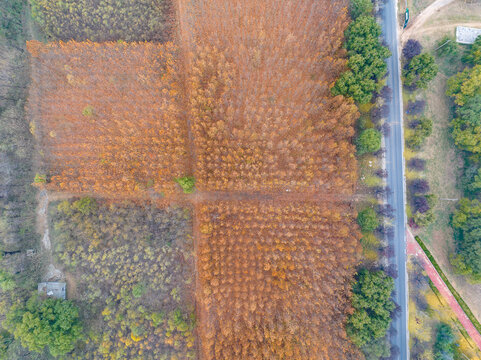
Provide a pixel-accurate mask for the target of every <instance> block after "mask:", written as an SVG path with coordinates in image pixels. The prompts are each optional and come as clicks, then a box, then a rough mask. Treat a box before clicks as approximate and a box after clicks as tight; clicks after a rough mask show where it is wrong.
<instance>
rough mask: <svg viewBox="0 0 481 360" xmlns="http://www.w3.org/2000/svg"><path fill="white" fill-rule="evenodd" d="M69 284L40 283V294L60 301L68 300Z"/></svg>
mask: <svg viewBox="0 0 481 360" xmlns="http://www.w3.org/2000/svg"><path fill="white" fill-rule="evenodd" d="M66 288H67V284H66V283H62V282H42V283H38V293H39V294H44V295H47V296H51V297H55V298H58V299H65V298H66Z"/></svg>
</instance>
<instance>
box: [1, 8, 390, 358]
mask: <svg viewBox="0 0 481 360" xmlns="http://www.w3.org/2000/svg"><path fill="white" fill-rule="evenodd" d="M369 3H370V2H369V1H367V2H366V1H364V2H363V1H361V2H359V3H358V4H357V5H356V3H353V4H354V5H352V6H351V14H352V16H353V18H355V21H354V22H353V23H352V24H351V25H350V26H349V27H348V24H349V15H348V13H347V8H348V3H347V1H316V0H306V1H299V2H295V1H292V2H291V1H282V2H279V1H277V0H263V1H252V0H232V1H229V2H226V1H221V0H196V1H184V0H179V1H177V2H176V3H175V6H171V5H170V4H168V3H167V2H166V1H161V0H142V1H123V2H114V3H112V4H107V3H105V2H103V1H70V0H65V1H57V2H50V1H44V0H32V5H33V16H34V18H35V19H36V21H37V23H38V25H39V26H40V28H41V29H42V30H43V31H44V32H45V35H46V37H47V38H48V39H49V40H62V41H59V42H51V43H42V42H38V41H31V42H28V45H27V48H28V51H29V53H30V60H31V76H32V85H31V87H30V93H29V101H28V107H27V109H28V115H29V116H30V118H31V124H30V132H31V133H32V134H33V135H34V137H35V138H36V140H37V144H38V148H37V149H38V159H39V161H38V164H37V168H38V173H37V176H36V177H35V180H34V181H35V183H36V184H37V185H39V186H41V187H42V188H45V189H47V190H48V191H55V192H67V193H69V194H72V195H85V194H89V195H91V196H92V197H75V198H73V199H71V200H68V201H63V202H58V203H54V204H51V206H50V211H49V217H50V219H51V221H50V224H49V230H50V234H51V239H52V247H53V259H54V263H55V265H57V266H58V267H59V268H60V269H61V270H62V271H63V272H64V274H65V275H66V277H67V280H68V297H69V298H71V299H72V300H68V301H64V300H52V299H47V300H45V299H42V298H38V297H36V296H34V297H30V296H24V297H22V299H19V301H18V302H17V303H16V304H14V306H13V307H11V312H10V315H9V317H8V319H7V321H6V322H5V323H4V324H3V326H4V328H5V329H6V330H7V331H6V332H5V334H3V333H0V336H3V335H5V336H4V339H5V341H4V343H5V344H6V347H7V348H8V347H9V345H8V344H9V342H11V341H13V339H14V338H15V339H16V340H18V339H19V340H20V344H21V346H22V347H23V348H22V349H21V350H18V351H17V350H15V349H13V347H12V348H10V350H8V349H7V350H8V351H10V353H14V351H17V352H16V353H15V354H21V356H22V357H28V356H29V355H28V354H27V355H25V354H26V353H27V352H28V351H31V352H32V353H40V355H39V356H43V357H45V358H49V357H51V356H54V357H55V356H66V357H67V358H73V359H112V360H117V359H118V360H120V359H139V360H140V359H162V360H163V359H166V360H167V359H169V360H175V359H177V360H180V359H191V358H196V357H197V356H200V358H202V359H229V360H230V359H286V358H292V359H315V358H321V359H362V358H363V356H364V355H363V354H362V353H361V352H360V351H359V348H361V349H362V350H363V352H364V354H368V355H367V356H369V357H370V358H380V357H382V356H384V357H385V356H387V353H386V343H385V335H386V332H387V329H388V327H389V323H390V318H391V316H392V313H393V309H394V306H395V305H394V303H393V302H392V301H391V300H390V297H391V294H392V290H393V281H392V278H391V277H389V276H387V275H386V274H385V272H383V271H380V270H378V269H370V270H367V269H364V270H361V271H359V272H358V274H357V275H355V273H356V266H357V265H358V263H359V260H360V253H361V247H360V245H359V241H358V239H359V238H360V237H361V234H360V232H359V231H358V226H357V224H356V217H357V220H358V222H359V224H361V226H363V225H362V224H365V223H369V215H370V214H367V216H365V219H364V220H365V221H363V220H362V218H363V215H362V214H359V215H357V214H356V210H355V209H354V206H353V204H352V203H351V202H350V201H349V200H350V199H349V196H351V195H353V194H354V192H355V191H356V181H357V171H358V169H357V159H356V157H355V152H356V149H357V154H358V155H359V156H363V155H365V154H370V153H372V152H375V151H378V150H379V148H380V142H381V134H380V132H379V130H378V129H373V128H371V129H365V130H366V131H363V132H360V133H359V136H357V137H356V138H357V140H355V141H353V138H354V137H355V135H356V134H355V121H356V120H357V119H358V117H359V113H358V108H357V107H356V105H355V103H358V104H362V103H366V102H369V101H370V100H371V96H372V93H373V92H375V91H378V90H379V89H380V88H381V85H380V80H381V78H382V77H383V76H384V75H385V73H386V71H385V66H384V65H383V60H384V58H385V57H386V56H388V55H389V51H388V50H387V49H386V48H385V47H384V46H382V44H381V42H380V40H379V35H380V30H379V26H378V25H377V24H376V23H375V21H374V18H373V17H372V16H371V13H372V6H371V7H369ZM356 6H357V7H358V8H356ZM174 10H175V11H177V14H178V16H179V18H178V19H177V20H178V24H177V26H176V27H172V23H171V22H170V19H171V16H172V14H173V13H174V12H175V11H174ZM174 28H175V30H176V31H177V32H178V36H177V37H176V38H175V41H174V42H173V43H170V42H165V43H161V42H163V41H164V40H165V39H168V38H169V39H172V38H171V37H170V36H172V35H173V33H172V31H171V29H174ZM344 31H346V32H345V35H346V39H347V42H346V44H345V48H346V49H347V57H348V58H349V60H348V62H346V59H345V58H346V50H345V49H344V48H343V40H344V37H343V33H344ZM63 41H65V42H63ZM92 41H98V42H92ZM113 41H116V42H113ZM136 41H141V42H136ZM143 41H149V42H143ZM362 43H368V44H370V45H371V46H370V47H371V48H372V51H366V49H367V47H366V48H363V47H362V46H361V45H360V44H362ZM343 71H345V72H344V73H343V75H342V76H341V78H340V79H339V80H337V79H338V78H339V76H340V74H341V73H342V72H343ZM353 79H354V83H353V82H352V80H353ZM336 81H337V82H336ZM333 94H334V95H333ZM192 175H193V176H192ZM194 184H195V186H194ZM179 186H180V187H181V188H182V189H183V190H184V193H186V194H190V193H192V192H194V191H198V192H201V194H200V195H199V196H195V195H193V196H190V197H189V196H188V195H186V196H183V197H182V199H184V200H185V199H187V201H189V200H192V203H193V204H192V205H193V206H192V208H193V209H194V210H195V213H194V214H193V216H194V220H195V221H193V222H192V224H191V219H190V216H191V214H190V211H187V210H183V209H181V208H176V207H169V208H164V209H160V208H159V207H158V206H157V205H158V204H157V203H156V202H155V201H156V200H157V199H158V198H160V197H163V196H164V195H166V196H171V198H170V200H172V199H174V200H175V199H176V198H175V196H177V195H180V189H179ZM176 187H177V189H176ZM220 191H230V192H243V194H242V195H243V196H244V197H245V198H249V199H251V200H249V201H247V200H246V201H217V202H216V201H211V202H209V201H199V199H206V198H209V195H212V194H216V195H217V196H220V195H218V194H219V193H220ZM286 191H296V192H297V193H296V195H298V197H299V199H298V201H296V202H295V203H286V202H282V201H262V199H265V198H266V197H268V196H266V193H269V196H272V195H273V193H275V192H277V194H274V196H275V195H278V194H280V193H281V192H282V193H284V192H286ZM314 192H316V193H318V194H320V196H322V195H324V194H326V195H332V194H336V195H337V194H341V195H343V196H345V197H344V198H343V199H344V202H342V203H336V202H332V201H331V202H329V201H326V202H323V203H319V202H314V201H312V200H311V199H310V197H311V196H312V195H313V193H314ZM220 194H222V193H220ZM95 197H97V200H95ZM127 197H128V198H137V202H136V203H135V204H134V203H127V202H125V203H124V202H121V201H122V200H121V199H125V198H127ZM146 198H149V199H151V200H152V201H153V203H152V205H151V203H150V202H149V203H146V202H145V199H146ZM326 198H327V196H326ZM100 199H103V200H100ZM106 199H108V200H106ZM140 199H143V203H141V201H139V200H140ZM374 216H375V217H376V224H372V223H371V224H368V225H367V227H368V228H369V229H370V230H367V232H371V233H372V232H373V231H374V230H376V229H377V228H379V227H380V223H379V222H378V219H377V215H376V214H375V215H374ZM371 220H372V219H371ZM192 226H193V229H191V227H192ZM362 230H363V231H364V230H366V229H362ZM191 234H198V238H197V239H194V241H197V244H196V246H194V245H193V241H192V235H191ZM194 249H195V250H196V251H197V253H195V254H194ZM194 256H197V258H196V261H194ZM194 263H195V264H196V269H194ZM0 276H2V277H3V279H4V281H3V282H2V284H3V286H2V285H1V284H0V286H2V287H6V288H9V287H11V284H12V281H13V280H12V278H11V277H10V275H9V274H8V273H0ZM194 298H195V300H196V303H195V305H196V306H194V301H193V299H194ZM27 299H29V300H28V301H27ZM194 308H195V309H194ZM194 314H195V316H194ZM195 318H197V319H195ZM196 323H197V330H196V329H195V324H196ZM32 334H33V335H32ZM18 346H20V345H18ZM377 348H380V349H381V352H382V354H381V353H380V352H379V351H373V349H377ZM366 349H368V350H366ZM378 353H379V354H378ZM375 354H378V355H379V356H377V357H375V356H376V355H375Z"/></svg>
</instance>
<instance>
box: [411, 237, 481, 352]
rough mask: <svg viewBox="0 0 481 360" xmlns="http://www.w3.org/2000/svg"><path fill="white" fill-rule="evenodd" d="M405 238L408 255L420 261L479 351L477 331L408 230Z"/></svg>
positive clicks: (479, 339) (480, 341)
mask: <svg viewBox="0 0 481 360" xmlns="http://www.w3.org/2000/svg"><path fill="white" fill-rule="evenodd" d="M406 237H407V253H408V255H414V256H415V257H416V258H417V259H418V260H419V261H420V263H421V265H422V266H423V267H424V270H426V272H427V274H428V276H429V278H430V279H431V281H432V282H433V283H434V285H436V287H437V288H438V290H439V292H440V293H441V295H442V296H443V297H444V299H445V300H446V301H447V302H448V304H449V306H450V307H451V309H452V310H453V311H454V313H455V314H456V316H457V317H458V320H459V321H460V322H461V324H462V325H463V327H464V328H465V329H466V331H467V332H468V334H469V336H470V337H471V339H473V341H474V342H475V343H476V345H477V346H478V348H479V349H480V350H481V335H480V334H479V332H478V330H476V328H475V327H474V325H473V323H472V322H471V320H469V318H468V317H467V316H466V314H465V313H464V311H463V309H462V308H461V306H459V304H458V302H457V301H456V299H455V298H454V296H453V294H452V293H451V291H449V289H448V287H447V286H446V284H445V283H444V281H443V279H441V277H440V276H439V274H438V272H437V271H436V269H435V268H434V266H433V264H431V261H429V259H428V257H427V256H426V254H425V253H424V251H423V249H421V247H420V246H419V244H418V243H417V241H416V239H414V236H413V235H412V234H411V231H410V230H409V229H407V231H406Z"/></svg>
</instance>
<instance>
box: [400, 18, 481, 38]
mask: <svg viewBox="0 0 481 360" xmlns="http://www.w3.org/2000/svg"><path fill="white" fill-rule="evenodd" d="M456 26H467V27H481V21H478V22H469V23H456V24H446V25H441V26H429V27H425V28H424V29H421V30H419V31H417V32H416V37H419V35H422V34H426V33H428V34H429V33H432V32H437V31H442V30H449V29H451V28H455V27H456ZM406 40H407V39H406Z"/></svg>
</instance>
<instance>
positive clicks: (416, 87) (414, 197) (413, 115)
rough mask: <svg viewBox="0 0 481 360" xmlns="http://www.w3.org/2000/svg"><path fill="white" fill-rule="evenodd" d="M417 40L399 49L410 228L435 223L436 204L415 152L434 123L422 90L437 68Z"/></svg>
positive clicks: (430, 55) (424, 140)
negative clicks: (427, 112)
mask: <svg viewBox="0 0 481 360" xmlns="http://www.w3.org/2000/svg"><path fill="white" fill-rule="evenodd" d="M422 50H423V48H422V46H421V44H420V43H419V42H418V41H417V40H413V39H409V40H408V41H407V42H406V44H405V45H404V47H403V50H402V55H403V56H402V65H403V70H402V80H403V85H404V91H405V96H404V98H407V99H408V101H407V104H406V105H405V123H406V128H405V131H404V135H405V143H406V148H407V153H408V154H409V160H408V161H407V167H408V174H407V175H408V181H407V194H408V200H409V201H408V204H407V212H408V221H409V224H410V226H412V227H424V226H428V225H430V224H432V223H433V222H434V221H435V215H434V212H433V208H434V207H435V206H436V203H437V201H438V199H437V197H436V195H434V194H432V193H431V192H430V186H429V183H428V181H427V180H426V179H425V178H423V177H422V171H423V170H424V163H423V161H422V160H421V159H418V158H416V157H415V156H416V153H417V152H419V151H420V150H421V149H422V147H423V146H424V144H425V142H426V139H427V138H428V137H429V136H430V135H431V133H432V130H433V120H432V119H430V118H428V117H427V116H426V115H425V111H426V101H425V100H423V90H424V89H426V88H427V86H428V84H429V83H430V82H431V81H432V80H433V79H434V78H435V77H436V75H437V73H438V65H437V64H436V61H435V59H434V56H433V55H432V54H430V53H428V52H423V51H422Z"/></svg>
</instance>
